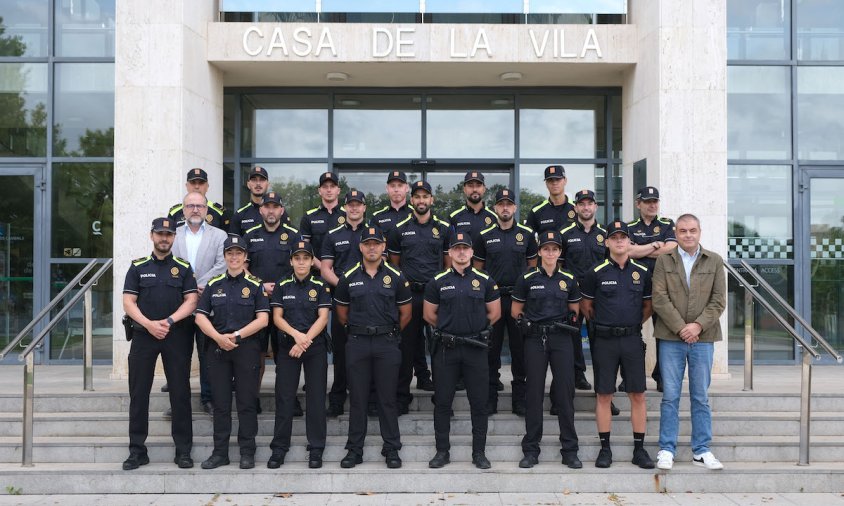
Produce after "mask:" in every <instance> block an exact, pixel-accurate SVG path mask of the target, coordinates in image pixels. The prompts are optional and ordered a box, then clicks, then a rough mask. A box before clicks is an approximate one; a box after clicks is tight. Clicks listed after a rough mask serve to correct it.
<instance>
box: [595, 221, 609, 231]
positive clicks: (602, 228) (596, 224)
mask: <svg viewBox="0 0 844 506" xmlns="http://www.w3.org/2000/svg"><path fill="white" fill-rule="evenodd" d="M595 226H596V227H598V228H599V229H601V230H603V231H604V232H606V231H607V229H606V228H604V227H602V226H601V224H600V223H595Z"/></svg>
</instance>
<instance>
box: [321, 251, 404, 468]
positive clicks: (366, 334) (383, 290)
mask: <svg viewBox="0 0 844 506" xmlns="http://www.w3.org/2000/svg"><path fill="white" fill-rule="evenodd" d="M410 300H411V294H410V290H409V288H408V283H407V280H406V279H405V277H404V274H402V273H401V272H400V271H399V270H398V269H396V268H395V267H393V266H391V265H390V264H389V263H387V262H385V261H382V262H381V264H380V265H379V266H378V273H377V274H376V275H375V277H370V276H369V274H368V273H367V272H366V269H365V267H364V266H363V264H362V263H361V264H358V265H355V266H354V267H353V268H351V269H349V270H348V271H346V272H345V273H344V274H343V276H341V277H340V282H339V283H338V284H337V288H336V290H335V291H334V301H335V302H336V303H337V304H340V305H343V306H348V308H349V318H348V335H349V339H348V341H347V342H346V370H347V375H348V381H349V397H350V398H349V438H348V441H347V442H346V449H347V450H349V451H351V452H354V453H355V454H357V455H359V456H362V455H363V444H364V439H365V438H366V426H367V422H366V410H367V404H368V403H369V391H370V386H371V384H372V382H373V380H374V382H375V391H376V394H377V396H378V419H379V423H380V426H381V438H382V439H383V440H384V445H383V449H382V454H386V453H387V452H390V451H393V450H395V451H398V450H400V449H401V436H400V434H399V421H398V406H397V405H396V390H397V379H398V374H399V367H400V365H401V362H402V353H401V350H400V348H399V342H400V340H401V337H400V335H399V310H398V307H399V306H401V305H404V304H408V303H410Z"/></svg>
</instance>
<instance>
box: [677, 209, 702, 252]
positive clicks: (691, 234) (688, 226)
mask: <svg viewBox="0 0 844 506" xmlns="http://www.w3.org/2000/svg"><path fill="white" fill-rule="evenodd" d="M674 232H675V234H674V235H675V236H676V237H677V244H679V245H680V247H681V248H683V250H684V251H686V252H687V253H694V252H695V251H697V248H698V246H700V222H699V221H697V220H696V219H694V218H691V217H686V218H683V219H681V220H678V221H677V224H676V228H675V230H674Z"/></svg>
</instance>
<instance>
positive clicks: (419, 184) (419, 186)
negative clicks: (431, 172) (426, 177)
mask: <svg viewBox="0 0 844 506" xmlns="http://www.w3.org/2000/svg"><path fill="white" fill-rule="evenodd" d="M416 190H425V191H426V192H428V193H430V194H431V195H433V194H434V192H433V191H431V185H430V183H428V181H422V180H419V181H416V182H415V183H413V185H411V187H410V194H411V195H413V194H414V193H416Z"/></svg>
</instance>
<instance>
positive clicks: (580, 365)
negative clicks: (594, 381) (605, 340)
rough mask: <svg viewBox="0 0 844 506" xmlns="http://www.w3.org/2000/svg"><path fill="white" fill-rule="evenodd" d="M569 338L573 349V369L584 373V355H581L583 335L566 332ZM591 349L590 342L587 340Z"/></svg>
mask: <svg viewBox="0 0 844 506" xmlns="http://www.w3.org/2000/svg"><path fill="white" fill-rule="evenodd" d="M567 334H568V335H569V338H570V339H571V344H572V349H573V350H574V370H575V371H576V372H577V374H584V373H586V357H585V356H584V355H583V336H581V335H580V333H579V332H578V333H577V334H575V333H574V332H567ZM589 346H590V349H591V346H592V342H591V341H590V342H589Z"/></svg>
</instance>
